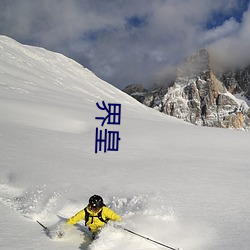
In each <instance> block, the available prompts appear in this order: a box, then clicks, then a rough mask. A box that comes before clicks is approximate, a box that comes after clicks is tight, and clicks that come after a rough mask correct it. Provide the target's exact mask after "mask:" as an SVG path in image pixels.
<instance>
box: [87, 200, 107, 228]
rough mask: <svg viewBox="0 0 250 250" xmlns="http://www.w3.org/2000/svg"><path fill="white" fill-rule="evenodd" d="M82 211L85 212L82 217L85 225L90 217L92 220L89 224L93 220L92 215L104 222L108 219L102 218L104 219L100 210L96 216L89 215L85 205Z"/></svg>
mask: <svg viewBox="0 0 250 250" xmlns="http://www.w3.org/2000/svg"><path fill="white" fill-rule="evenodd" d="M104 206H105V205H104ZM84 212H85V219H84V220H85V226H87V222H88V221H89V219H90V218H91V219H92V221H91V223H90V224H92V223H93V221H94V217H97V218H98V219H99V220H100V221H102V222H104V223H107V222H108V221H109V219H107V220H104V219H103V218H102V210H101V211H100V212H99V213H98V214H97V215H96V216H92V215H90V213H89V212H88V210H87V207H85V208H84Z"/></svg>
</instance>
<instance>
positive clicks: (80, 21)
mask: <svg viewBox="0 0 250 250" xmlns="http://www.w3.org/2000/svg"><path fill="white" fill-rule="evenodd" d="M248 5H249V1H248V0H240V1H238V0H220V1H217V0H210V1H206V0H201V1H196V0H185V1H173V0H155V1H150V0H144V1H140V0H132V1H122V0H116V1H109V0H108V1H101V0H84V1H80V0H73V1H67V0H61V1H57V0H47V1H32V0H23V1H7V0H3V1H1V2H0V34H4V35H7V36H10V37H12V38H14V39H16V40H18V41H19V42H22V43H26V44H27V43H28V44H31V45H38V46H41V47H45V48H47V49H50V50H53V51H57V52H61V53H63V54H65V55H67V56H69V57H71V58H73V59H75V60H77V61H78V62H80V63H81V64H83V65H84V66H85V67H87V68H89V69H90V70H92V71H93V72H94V73H95V74H97V75H98V76H100V77H101V78H102V79H104V80H107V81H108V82H110V83H112V84H114V85H116V86H117V87H119V88H123V87H125V86H126V85H128V84H130V83H143V84H144V85H145V86H149V85H151V84H152V83H153V82H157V81H162V80H164V79H165V77H166V73H167V72H169V70H170V69H172V68H173V67H175V66H176V65H177V64H178V63H179V62H180V61H181V60H183V59H184V58H185V57H187V56H189V55H190V54H192V53H194V52H195V51H197V50H199V49H201V48H204V47H211V48H212V51H213V52H214V54H216V55H217V56H218V60H220V61H221V62H223V63H230V64H231V63H232V62H234V63H240V64H247V63H249V61H250V60H249V59H250V57H249V55H248V52H249V47H250V45H249V38H250V28H249V27H250V10H249V8H248Z"/></svg>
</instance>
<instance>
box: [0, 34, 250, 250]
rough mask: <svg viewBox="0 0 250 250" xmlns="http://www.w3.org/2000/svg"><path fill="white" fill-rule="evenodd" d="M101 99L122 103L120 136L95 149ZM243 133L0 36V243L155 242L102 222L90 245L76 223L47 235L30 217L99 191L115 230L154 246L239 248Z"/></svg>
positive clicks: (51, 213) (71, 206)
mask: <svg viewBox="0 0 250 250" xmlns="http://www.w3.org/2000/svg"><path fill="white" fill-rule="evenodd" d="M102 101H105V102H106V104H107V103H119V104H121V108H122V112H121V125H119V126H115V127H116V128H115V129H117V130H118V131H119V132H120V138H121V140H120V144H119V151H118V152H111V151H108V152H107V153H104V152H98V153H97V154H95V129H96V127H99V128H100V120H96V119H95V117H100V116H104V114H103V111H101V110H99V109H98V108H97V107H96V102H99V103H100V104H101V102H102ZM109 126H112V125H109ZM109 126H107V129H109ZM112 129H113V128H112ZM249 139H250V135H249V133H248V132H242V131H233V130H222V129H211V128H203V127H196V126H192V125H189V124H186V123H184V122H181V121H179V120H177V119H174V118H172V117H168V116H165V115H163V114H160V113H158V112H157V111H155V110H152V109H149V108H147V107H145V106H143V105H141V104H140V103H138V102H137V101H135V100H134V99H133V98H131V97H129V96H127V95H126V94H124V93H123V92H121V91H119V90H118V89H116V88H114V87H113V86H111V85H110V84H108V83H106V82H104V81H102V80H101V79H99V78H97V77H96V76H95V75H94V74H93V73H91V72H90V71H89V70H87V69H85V68H83V67H82V66H81V65H79V64H77V63H76V62H74V61H72V60H70V59H68V58H66V57H64V56H63V55H60V54H56V53H53V52H49V51H46V50H44V49H41V48H36V47H30V46H24V45H21V44H19V43H17V42H16V41H14V40H12V39H10V38H7V37H4V36H1V37H0V149H1V150H0V157H1V163H0V181H1V182H0V201H1V203H0V211H1V214H2V218H1V224H0V227H1V231H2V232H3V233H1V236H0V248H1V249H91V250H97V249H98V250H104V249H114V250H115V249H121V250H127V249H130V250H131V249H133V250H136V249H144V250H149V249H162V247H160V246H157V245H155V244H153V243H150V242H148V241H146V240H144V239H141V238H139V237H136V236H133V235H130V234H129V233H127V232H125V231H123V230H119V229H115V228H113V227H112V226H107V227H106V228H105V229H104V230H103V231H102V233H101V235H100V238H99V239H98V240H97V241H95V242H94V243H92V244H90V242H89V241H88V239H87V238H86V237H84V236H83V235H82V234H83V232H82V230H80V229H79V227H73V228H72V229H71V230H70V231H69V232H68V234H67V235H66V236H65V238H64V239H61V240H56V239H54V240H51V239H49V238H48V237H47V236H46V235H45V234H44V233H43V232H42V228H41V227H40V226H39V225H38V224H37V223H36V220H37V219H39V220H40V221H42V222H44V223H45V224H46V225H48V226H53V225H54V224H55V223H56V222H57V221H58V220H59V218H58V217H57V215H60V216H63V217H70V216H71V215H73V214H74V213H76V212H78V211H79V210H80V209H82V208H83V207H84V206H85V205H86V203H87V201H88V198H89V196H90V195H92V194H94V193H98V194H100V195H102V196H103V197H104V200H105V202H106V204H107V205H108V206H110V207H111V208H112V209H114V210H115V211H116V212H117V213H119V214H121V216H122V217H123V222H122V225H123V226H125V227H126V228H129V229H131V230H134V231H135V232H137V233H140V234H142V235H145V236H147V237H150V238H152V239H154V240H157V241H160V242H162V243H164V244H167V245H170V246H173V247H182V248H183V249H185V250H189V249H190V250H191V249H192V250H196V249H202V250H210V249H211V250H212V249H215V248H216V249H220V250H229V249H232V250H234V249H241V250H242V249H244V250H247V249H249V247H250V239H249V234H250V229H249V218H250V216H249V215H250V212H249V211H250V201H249V194H250V191H249V190H250V181H249V179H250V168H249V159H250V158H249V141H250V140H249ZM10 237H12V238H13V240H12V241H10Z"/></svg>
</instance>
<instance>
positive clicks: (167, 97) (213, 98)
mask: <svg viewBox="0 0 250 250" xmlns="http://www.w3.org/2000/svg"><path fill="white" fill-rule="evenodd" d="M211 61H212V60H211V58H210V53H209V51H208V50H207V49H202V50H200V51H198V52H197V53H195V54H193V55H192V56H190V57H188V58H187V59H186V60H185V61H184V62H183V63H182V64H181V65H180V66H179V67H178V68H177V70H176V78H175V80H174V81H173V83H172V84H171V85H169V84H167V85H164V84H163V85H161V86H154V87H153V88H152V89H150V90H145V89H144V90H143V91H141V90H142V89H143V88H142V86H140V85H137V86H136V85H130V86H128V87H126V88H125V89H124V90H123V91H124V92H126V93H128V94H130V95H131V96H133V97H134V98H135V99H137V100H138V101H140V102H141V103H143V104H145V105H146V106H148V107H152V108H155V109H157V110H158V111H160V112H162V113H165V114H167V115H171V116H174V117H177V118H180V119H182V120H184V121H187V122H190V123H193V124H195V125H202V126H209V127H222V128H235V129H246V130H248V129H249V127H250V109H249V106H248V104H247V102H248V100H247V98H248V97H249V96H250V91H249V89H250V80H249V79H250V67H247V68H246V69H243V70H242V69H241V70H239V69H236V70H234V71H233V70H231V71H224V72H219V71H218V72H216V69H214V68H213V65H212V62H211ZM133 89H134V90H133ZM236 94H237V96H234V95H236ZM242 98H245V99H246V101H245V100H242Z"/></svg>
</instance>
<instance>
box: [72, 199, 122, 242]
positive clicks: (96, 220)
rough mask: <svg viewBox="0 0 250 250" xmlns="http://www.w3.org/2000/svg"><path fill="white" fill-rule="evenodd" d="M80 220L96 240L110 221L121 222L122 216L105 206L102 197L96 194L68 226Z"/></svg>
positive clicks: (73, 217)
mask: <svg viewBox="0 0 250 250" xmlns="http://www.w3.org/2000/svg"><path fill="white" fill-rule="evenodd" d="M80 220H85V226H87V227H88V228H89V230H90V231H91V232H92V238H93V239H94V238H95V237H96V236H97V234H98V232H99V231H100V230H101V228H102V227H104V226H105V224H106V223H107V222H108V221H109V220H112V221H118V222H120V221H121V220H122V219H121V217H120V215H118V214H116V213H115V212H114V211H113V210H111V209H110V208H108V207H106V206H105V204H104V203H103V199H102V197H101V196H99V195H96V194H95V195H93V196H91V197H90V198H89V204H88V205H87V206H86V207H85V208H84V209H82V210H81V211H79V212H78V213H77V214H75V215H74V216H72V217H71V218H70V219H69V220H68V221H67V224H69V225H74V224H76V223H77V222H78V221H80Z"/></svg>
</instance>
